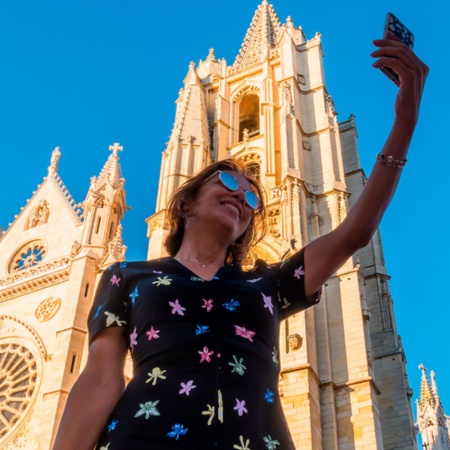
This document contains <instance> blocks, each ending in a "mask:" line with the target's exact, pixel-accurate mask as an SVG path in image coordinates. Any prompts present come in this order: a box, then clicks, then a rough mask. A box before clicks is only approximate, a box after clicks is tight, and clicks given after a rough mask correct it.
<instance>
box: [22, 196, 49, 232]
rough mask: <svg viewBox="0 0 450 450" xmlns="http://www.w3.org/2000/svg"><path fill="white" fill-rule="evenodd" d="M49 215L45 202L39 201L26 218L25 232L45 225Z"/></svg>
mask: <svg viewBox="0 0 450 450" xmlns="http://www.w3.org/2000/svg"><path fill="white" fill-rule="evenodd" d="M49 214H50V208H49V206H48V202H47V200H41V201H40V202H39V203H38V205H37V206H36V208H34V210H33V212H32V213H31V214H30V216H29V217H28V220H27V223H26V225H25V230H29V229H30V228H34V227H37V226H38V225H42V224H44V223H47V221H48V216H49Z"/></svg>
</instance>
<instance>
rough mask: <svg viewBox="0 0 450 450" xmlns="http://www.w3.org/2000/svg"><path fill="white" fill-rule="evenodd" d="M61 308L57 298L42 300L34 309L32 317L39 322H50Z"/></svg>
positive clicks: (59, 300)
mask: <svg viewBox="0 0 450 450" xmlns="http://www.w3.org/2000/svg"><path fill="white" fill-rule="evenodd" d="M60 306H61V299H60V298H58V297H49V298H46V299H45V300H42V302H41V303H39V305H38V306H37V308H36V311H35V313H34V315H35V316H36V318H37V319H38V320H39V322H46V321H47V320H50V319H51V318H52V317H54V316H55V314H56V313H57V312H58V310H59V308H60Z"/></svg>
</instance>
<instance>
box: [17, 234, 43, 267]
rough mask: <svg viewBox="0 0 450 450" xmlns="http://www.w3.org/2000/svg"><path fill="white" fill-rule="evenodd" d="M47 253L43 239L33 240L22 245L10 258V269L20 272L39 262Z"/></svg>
mask: <svg viewBox="0 0 450 450" xmlns="http://www.w3.org/2000/svg"><path fill="white" fill-rule="evenodd" d="M46 253H47V249H46V245H45V243H44V242H43V241H33V242H29V243H28V244H26V245H24V246H23V247H22V248H21V249H20V250H19V251H17V252H16V253H15V255H14V256H13V258H12V260H11V264H10V271H11V272H20V271H22V270H26V269H29V268H30V267H33V266H35V265H37V264H39V263H40V262H41V261H42V260H43V259H44V256H45V255H46Z"/></svg>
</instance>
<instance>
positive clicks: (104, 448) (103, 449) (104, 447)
mask: <svg viewBox="0 0 450 450" xmlns="http://www.w3.org/2000/svg"><path fill="white" fill-rule="evenodd" d="M110 444H111V442H108V443H107V444H106V446H105V445H103V446H102V447H100V450H108V447H109V446H110Z"/></svg>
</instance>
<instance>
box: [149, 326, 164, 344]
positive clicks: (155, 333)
mask: <svg viewBox="0 0 450 450" xmlns="http://www.w3.org/2000/svg"><path fill="white" fill-rule="evenodd" d="M160 331H161V330H155V329H154V328H153V326H152V327H151V328H150V330H148V331H146V332H145V334H146V335H147V336H148V340H149V341H151V340H152V339H159V335H158V333H159V332H160Z"/></svg>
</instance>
